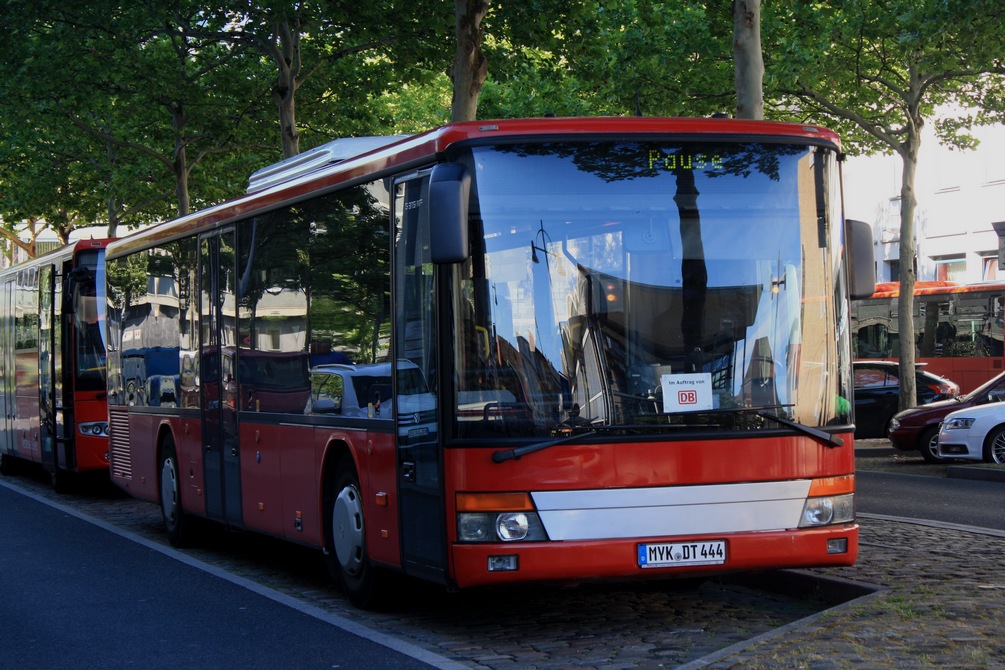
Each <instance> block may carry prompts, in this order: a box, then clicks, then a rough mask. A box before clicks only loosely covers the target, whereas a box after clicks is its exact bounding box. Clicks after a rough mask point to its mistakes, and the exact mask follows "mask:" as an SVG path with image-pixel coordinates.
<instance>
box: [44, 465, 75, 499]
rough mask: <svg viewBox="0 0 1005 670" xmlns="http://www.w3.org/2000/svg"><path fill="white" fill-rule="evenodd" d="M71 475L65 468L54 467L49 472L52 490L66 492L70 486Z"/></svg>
mask: <svg viewBox="0 0 1005 670" xmlns="http://www.w3.org/2000/svg"><path fill="white" fill-rule="evenodd" d="M72 480H73V475H72V473H70V472H67V471H66V470H60V469H59V468H56V469H55V470H53V471H52V472H50V473H49V481H50V482H51V483H52V490H53V491H55V492H56V493H68V492H69V491H70V488H71V486H72Z"/></svg>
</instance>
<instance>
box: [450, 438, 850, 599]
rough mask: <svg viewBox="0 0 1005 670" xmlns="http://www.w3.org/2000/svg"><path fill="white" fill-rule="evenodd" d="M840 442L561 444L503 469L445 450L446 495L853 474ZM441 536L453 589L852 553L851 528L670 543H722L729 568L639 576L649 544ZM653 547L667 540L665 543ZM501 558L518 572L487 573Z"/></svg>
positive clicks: (845, 560)
mask: <svg viewBox="0 0 1005 670" xmlns="http://www.w3.org/2000/svg"><path fill="white" fill-rule="evenodd" d="M840 437H841V439H843V440H844V443H845V444H844V446H843V447H839V448H828V447H823V446H821V445H819V444H817V443H816V442H814V441H813V440H811V439H809V438H805V437H779V438H763V437H762V438H756V439H748V440H696V441H681V442H639V443H617V444H608V445H589V446H587V445H576V446H562V445H559V446H555V447H552V448H550V449H547V450H545V451H541V452H537V453H534V454H531V455H528V456H524V457H523V458H521V459H520V460H516V461H513V460H510V461H505V462H503V463H494V462H493V461H492V453H493V452H494V451H495V449H448V450H447V451H446V457H445V458H446V466H447V467H446V478H447V490H450V491H456V492H489V491H512V492H531V491H541V490H563V489H598V490H602V489H612V488H634V487H639V488H645V487H686V486H697V485H702V484H729V483H741V482H752V481H779V482H781V481H786V480H792V479H815V478H821V477H833V476H839V475H843V474H847V475H852V474H853V472H854V466H855V457H854V448H853V442H852V436H851V435H850V434H844V435H841V436H840ZM699 454H700V455H699ZM656 455H658V458H657V457H656ZM738 459H742V461H743V468H742V474H741V473H739V472H738V469H737V467H736V463H737V460H738ZM447 507H448V509H447V519H448V520H449V519H453V518H455V514H456V509H455V508H454V506H453V501H452V500H450V499H448V500H447ZM447 534H448V541H449V543H450V546H451V549H450V554H449V555H450V560H451V566H450V572H451V577H452V579H453V581H454V582H455V583H456V584H457V585H458V586H459V587H466V586H476V585H487V584H499V583H504V582H508V581H527V580H530V581H533V580H561V579H564V578H568V576H569V575H571V574H579V575H590V576H591V577H596V578H625V577H652V578H661V577H662V578H666V577H668V576H673V575H681V574H687V573H691V574H697V573H708V572H710V571H721V570H723V569H725V570H745V569H755V568H778V567H806V566H822V565H851V564H853V563H854V562H855V559H856V557H857V552H858V525H857V524H845V525H835V526H828V527H825V528H813V529H804V530H792V529H786V530H779V531H777V532H763V531H761V532H750V533H731V534H728V535H724V534H715V533H712V534H710V535H708V536H704V537H703V536H681V537H674V538H673V539H674V542H676V543H681V542H686V541H692V540H695V541H697V540H702V539H725V540H726V542H727V554H728V560H727V562H726V563H725V564H724V565H722V566H711V567H710V566H695V567H679V568H669V569H645V570H644V569H642V568H640V567H639V566H638V563H637V562H636V553H637V547H638V545H639V544H640V543H642V542H644V541H645V538H629V539H619V540H603V541H573V542H548V543H526V544H524V543H512V544H461V543H457V542H456V539H457V537H456V529H454V528H451V527H450V524H449V522H448V526H447ZM842 538H843V539H846V540H847V552H844V553H840V554H830V553H828V551H827V541H828V540H831V539H842ZM649 539H651V540H652V541H665V538H664V539H661V538H649ZM500 554H515V555H517V556H519V570H518V571H515V572H490V571H488V569H487V567H486V566H487V564H488V557H489V556H495V555H500Z"/></svg>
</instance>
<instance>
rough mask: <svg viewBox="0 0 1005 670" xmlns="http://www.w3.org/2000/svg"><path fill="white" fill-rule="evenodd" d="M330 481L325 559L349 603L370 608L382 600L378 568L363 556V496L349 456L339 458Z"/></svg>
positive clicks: (364, 545)
mask: <svg viewBox="0 0 1005 670" xmlns="http://www.w3.org/2000/svg"><path fill="white" fill-rule="evenodd" d="M334 483H335V485H334V487H333V488H332V489H331V497H330V499H329V501H328V504H327V505H326V506H325V516H326V519H325V522H326V523H325V525H326V528H327V530H326V532H325V562H326V563H327V564H328V570H329V572H331V573H332V576H333V577H334V578H335V581H336V582H338V584H339V586H340V587H341V588H342V592H343V593H344V594H345V596H346V598H348V599H349V602H350V603H352V604H353V605H355V606H356V607H359V608H362V609H373V608H375V607H378V606H379V605H380V604H381V603H382V602H383V600H384V591H383V589H382V588H381V579H380V577H381V574H380V570H379V569H378V568H376V567H375V566H374V565H373V564H372V563H371V562H370V559H369V557H368V556H367V550H366V524H365V520H364V515H363V497H362V495H361V494H360V485H359V477H358V476H357V475H356V469H355V467H354V466H353V462H352V459H351V458H350V457H348V456H347V457H345V458H343V459H342V461H341V463H340V464H339V466H338V472H337V474H336V475H335V480H334Z"/></svg>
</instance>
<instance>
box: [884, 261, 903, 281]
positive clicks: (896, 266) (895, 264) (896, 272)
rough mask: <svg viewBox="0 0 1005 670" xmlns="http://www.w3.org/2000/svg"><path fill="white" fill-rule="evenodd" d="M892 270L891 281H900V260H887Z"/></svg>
mask: <svg viewBox="0 0 1005 670" xmlns="http://www.w3.org/2000/svg"><path fill="white" fill-rule="evenodd" d="M886 265H887V267H888V268H889V270H890V281H900V261H887V262H886Z"/></svg>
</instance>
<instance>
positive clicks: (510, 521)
mask: <svg viewBox="0 0 1005 670" xmlns="http://www.w3.org/2000/svg"><path fill="white" fill-rule="evenodd" d="M547 539H548V534H547V533H546V532H545V531H544V525H543V524H542V523H541V517H539V516H538V515H537V512H536V511H534V505H533V503H532V502H531V500H530V496H529V495H527V494H526V493H458V494H457V540H458V542H541V541H544V540H547Z"/></svg>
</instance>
